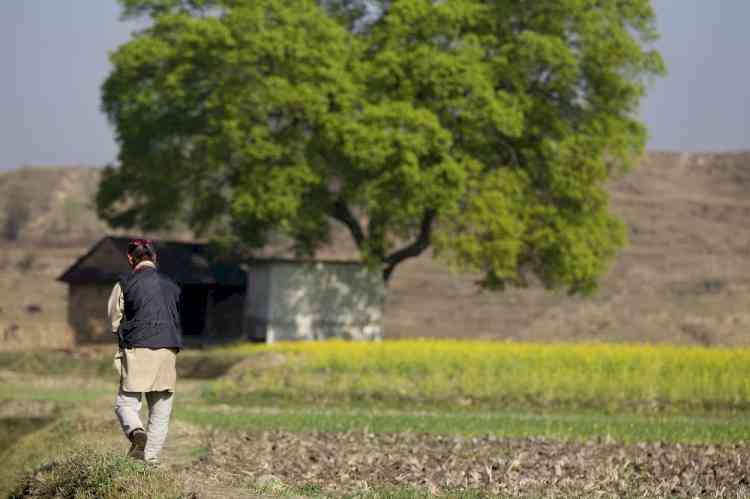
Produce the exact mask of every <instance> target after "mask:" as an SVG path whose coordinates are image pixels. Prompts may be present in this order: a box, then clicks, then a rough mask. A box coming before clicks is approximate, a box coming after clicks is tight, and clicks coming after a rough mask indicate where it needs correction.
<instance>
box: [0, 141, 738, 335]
mask: <svg viewBox="0 0 750 499" xmlns="http://www.w3.org/2000/svg"><path fill="white" fill-rule="evenodd" d="M97 181H98V171H97V170H96V169H89V168H71V169H44V170H37V169H26V170H18V171H16V172H11V173H6V174H2V175H0V199H5V200H7V199H9V196H10V193H12V192H25V193H28V194H27V196H28V197H29V199H31V200H32V201H33V202H32V203H31V204H30V206H31V216H30V217H29V221H28V223H27V224H25V225H24V226H23V227H22V228H21V230H20V232H19V239H20V241H19V242H17V243H14V244H11V245H9V244H7V243H6V244H5V246H4V249H3V251H2V255H1V256H0V270H2V272H3V274H2V275H3V278H2V279H0V296H2V299H1V300H0V349H3V348H12V347H13V345H17V346H21V344H22V343H23V344H27V345H47V346H58V343H60V344H62V343H65V341H69V339H68V340H64V339H63V338H68V335H67V333H65V327H66V326H65V316H64V311H65V308H66V302H65V288H64V286H62V285H61V284H59V283H57V282H55V281H54V280H53V278H54V277H55V276H56V275H58V274H59V273H60V272H61V271H62V270H63V269H64V268H65V267H66V266H67V265H69V264H70V263H72V261H73V260H74V258H75V256H76V255H77V254H79V253H80V252H82V251H83V250H84V249H85V248H86V247H87V246H88V245H89V244H90V243H91V242H93V241H94V240H96V239H98V238H99V237H100V236H101V235H102V234H104V233H105V232H107V229H106V227H105V225H104V224H103V223H102V222H100V221H98V220H97V219H96V217H95V215H94V212H93V208H92V196H93V193H94V190H95V186H96V183H97ZM610 191H611V193H612V202H613V203H612V204H613V210H614V211H615V212H616V213H617V214H618V215H620V216H621V217H622V218H623V219H624V220H625V221H626V223H627V224H628V226H629V227H630V242H629V244H628V246H627V247H626V248H625V249H624V250H623V252H622V253H621V255H620V256H619V258H618V259H617V261H616V262H614V264H613V266H612V269H611V271H610V272H609V274H608V275H607V276H606V277H605V278H604V279H603V281H602V286H601V291H600V292H599V294H598V295H597V296H595V297H594V298H590V299H582V298H569V297H567V296H566V295H564V294H559V293H550V292H546V291H544V290H540V289H528V290H513V291H509V292H505V293H488V292H484V293H482V292H479V291H478V290H477V289H476V287H475V286H474V284H473V280H474V277H473V276H469V275H463V274H455V273H452V272H450V271H448V270H446V269H445V268H444V267H443V266H442V265H440V264H439V263H437V262H435V261H433V260H432V259H431V257H429V256H425V257H422V258H419V259H417V260H411V261H407V262H406V263H404V264H403V265H402V266H400V267H399V268H398V269H397V270H396V272H395V274H394V277H393V280H392V283H391V286H390V289H389V295H388V299H387V303H386V307H387V310H386V317H387V319H386V335H387V336H388V337H390V338H397V337H413V336H435V337H477V338H493V339H519V340H532V341H552V340H563V341H631V342H670V343H680V344H706V345H750V297H749V296H750V262H749V261H748V258H747V256H748V249H750V231H746V230H744V229H745V225H744V224H745V220H746V219H747V217H748V215H750V153H741V154H740V153H738V154H673V153H649V154H648V155H646V156H645V157H644V159H643V161H642V162H641V164H640V166H639V167H638V168H636V169H634V170H633V171H632V172H631V173H630V174H628V175H627V176H625V177H623V178H620V179H618V180H616V181H614V182H612V184H611V185H610ZM2 205H3V203H0V208H2V207H3V206H2ZM6 205H7V201H6ZM3 217H4V212H3V214H2V215H0V223H2V222H3V221H4V219H3ZM337 239H339V238H337ZM40 242H45V244H40ZM62 246H66V247H65V248H62ZM33 305H42V310H41V311H39V310H36V309H35V308H34V307H33ZM9 331H10V332H9ZM57 340H60V341H57Z"/></svg>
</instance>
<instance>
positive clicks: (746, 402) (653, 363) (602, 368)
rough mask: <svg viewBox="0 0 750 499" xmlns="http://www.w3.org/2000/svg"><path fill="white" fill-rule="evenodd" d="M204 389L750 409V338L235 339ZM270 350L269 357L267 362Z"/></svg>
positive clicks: (265, 395) (386, 402)
mask: <svg viewBox="0 0 750 499" xmlns="http://www.w3.org/2000/svg"><path fill="white" fill-rule="evenodd" d="M222 352H223V353H224V354H230V355H237V354H244V355H245V357H246V359H245V360H244V361H243V362H242V363H241V364H239V365H237V366H235V368H234V369H232V372H231V375H230V376H225V377H223V378H222V379H220V380H218V381H217V382H215V383H213V384H212V386H211V388H210V389H209V390H207V392H206V394H205V395H206V398H207V400H212V401H222V402H225V403H232V404H239V405H249V406H264V405H266V406H267V405H274V406H284V405H288V406H290V407H292V406H303V407H304V406H308V407H309V406H315V407H320V406H323V407H352V406H353V407H358V408H373V407H374V408H380V409H401V408H406V407H408V408H414V409H419V410H436V411H450V410H455V409H456V408H460V409H461V410H478V411H495V410H500V411H502V410H508V408H509V407H510V408H517V409H522V410H529V411H532V412H538V411H545V410H550V409H552V410H554V409H555V408H563V409H565V410H566V411H583V412H585V411H587V410H591V411H592V412H594V413H601V412H607V413H611V414H618V413H621V412H631V413H637V412H641V413H658V412H672V413H675V414H685V413H692V414H712V413H718V412H722V413H743V412H745V413H746V412H748V411H750V349H719V348H716V349H711V348H697V347H674V346H643V345H608V344H590V345H581V344H524V343H498V342H482V341H413V340H412V341H387V342H381V343H353V342H343V341H330V342H309V343H301V342H298V343H280V344H275V345H261V346H257V345H241V346H237V347H234V348H231V349H223V350H216V351H215V353H222ZM269 356H274V357H275V358H274V360H273V362H269Z"/></svg>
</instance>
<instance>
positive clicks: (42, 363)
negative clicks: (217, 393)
mask: <svg viewBox="0 0 750 499" xmlns="http://www.w3.org/2000/svg"><path fill="white" fill-rule="evenodd" d="M116 348H117V347H116V345H112V346H111V347H109V348H104V349H103V350H99V351H90V352H88V354H87V355H86V356H81V355H80V354H77V353H75V352H67V351H37V352H0V370H7V371H12V372H15V373H23V374H34V375H40V376H73V377H77V378H87V377H88V378H105V379H113V380H114V379H116V378H117V375H116V373H115V371H114V369H113V368H112V357H113V355H114V352H115V349H116ZM245 357H246V355H244V354H242V353H232V352H227V351H225V350H216V351H211V350H205V351H183V352H181V353H180V355H179V360H178V362H177V370H178V376H179V377H180V378H184V379H213V378H217V377H219V376H222V375H224V374H225V373H226V372H227V371H228V370H229V369H230V368H231V367H232V366H233V365H234V364H236V363H237V362H239V361H241V360H242V359H244V358H245Z"/></svg>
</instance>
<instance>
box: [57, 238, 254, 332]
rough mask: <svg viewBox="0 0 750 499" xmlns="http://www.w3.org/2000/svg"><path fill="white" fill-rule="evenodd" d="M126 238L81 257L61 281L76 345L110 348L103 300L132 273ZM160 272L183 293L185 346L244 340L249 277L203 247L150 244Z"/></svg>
mask: <svg viewBox="0 0 750 499" xmlns="http://www.w3.org/2000/svg"><path fill="white" fill-rule="evenodd" d="M129 241H130V238H128V237H113V236H108V237H105V238H103V239H102V240H100V241H99V242H98V243H96V244H95V245H94V246H93V247H92V248H91V250H89V251H88V253H86V254H85V255H83V256H82V257H80V258H79V259H78V260H77V261H76V262H75V263H74V264H73V265H72V266H71V267H70V268H69V269H68V270H67V271H66V272H65V273H64V274H63V275H61V276H60V277H59V280H60V281H62V282H65V283H67V284H68V323H69V324H70V326H71V327H72V328H73V330H74V331H75V336H76V341H77V342H78V343H92V342H101V341H104V342H111V341H114V336H113V335H112V333H111V328H110V327H109V325H108V322H107V313H106V311H107V300H108V299H109V295H110V293H111V292H112V286H114V284H115V282H117V279H118V276H119V275H120V274H122V273H127V272H130V267H129V266H128V263H127V260H126V257H125V255H126V253H127V247H128V242H129ZM154 248H155V249H156V252H157V255H158V259H159V260H158V264H159V269H160V270H161V271H162V272H164V273H165V274H167V275H168V276H169V277H171V278H172V279H173V280H174V281H175V282H176V283H177V284H179V286H180V288H182V298H181V300H182V303H181V311H180V314H181V319H182V328H183V334H184V336H185V340H186V342H187V343H190V342H191V341H192V342H195V341H197V342H199V343H202V342H208V341H211V340H222V339H224V340H228V339H232V338H239V337H241V336H242V334H243V328H242V323H243V317H244V313H243V310H244V306H245V288H246V286H247V273H246V272H245V271H244V270H243V268H242V267H241V266H240V265H238V264H236V263H228V262H220V261H217V260H216V259H214V258H213V257H212V255H211V251H210V248H209V247H208V246H207V245H204V244H196V243H184V242H168V241H154Z"/></svg>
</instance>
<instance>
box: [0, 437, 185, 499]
mask: <svg viewBox="0 0 750 499" xmlns="http://www.w3.org/2000/svg"><path fill="white" fill-rule="evenodd" d="M10 497H12V498H16V497H18V498H21V497H76V498H78V497H80V498H85V497H91V498H111V499H117V498H130V497H153V498H156V497H159V498H165V499H166V498H178V497H184V491H183V489H182V487H181V486H180V483H179V482H178V481H177V479H176V478H175V477H174V475H172V473H169V472H165V471H164V470H159V469H155V468H153V467H149V466H148V465H145V464H143V463H140V462H136V461H134V460H132V459H129V458H127V457H125V456H122V455H117V454H114V453H111V452H110V453H105V452H98V451H95V450H93V449H81V450H79V451H76V452H74V453H72V454H70V455H68V456H67V457H66V458H64V459H62V460H60V461H53V462H51V463H48V464H45V465H44V466H41V467H39V468H37V469H36V470H34V471H33V472H31V473H29V474H27V475H26V476H25V477H24V478H23V479H22V480H21V482H20V483H19V484H18V486H17V487H16V488H15V490H13V491H12V492H11V494H10Z"/></svg>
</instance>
